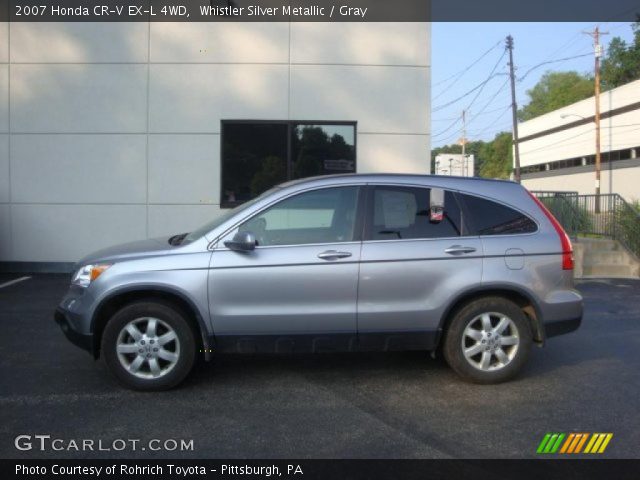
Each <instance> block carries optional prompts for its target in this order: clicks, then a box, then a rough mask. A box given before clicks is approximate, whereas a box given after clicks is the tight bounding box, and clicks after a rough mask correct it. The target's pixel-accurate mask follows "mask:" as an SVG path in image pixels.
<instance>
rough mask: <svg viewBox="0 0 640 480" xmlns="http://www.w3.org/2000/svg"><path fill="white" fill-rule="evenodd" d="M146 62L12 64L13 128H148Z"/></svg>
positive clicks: (115, 130)
mask: <svg viewBox="0 0 640 480" xmlns="http://www.w3.org/2000/svg"><path fill="white" fill-rule="evenodd" d="M146 85H147V67H146V65H95V64H91V65H88V64H82V65H80V64H78V65H46V64H37V65H12V66H11V125H12V128H11V129H12V131H14V132H38V133H49V132H64V133H66V132H69V133H76V132H89V133H97V132H113V133H132V132H142V131H145V130H146V125H147V111H146Z"/></svg>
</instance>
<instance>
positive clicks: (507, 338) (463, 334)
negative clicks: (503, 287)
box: [443, 297, 533, 383]
mask: <svg viewBox="0 0 640 480" xmlns="http://www.w3.org/2000/svg"><path fill="white" fill-rule="evenodd" d="M532 341H533V339H532V334H531V327H530V325H529V321H528V319H527V317H526V315H525V314H524V312H523V311H522V310H521V309H520V307H519V306H518V305H516V304H514V303H513V302H511V301H509V300H507V299H505V298H502V297H487V298H481V299H478V300H474V301H473V302H471V303H469V304H467V305H466V306H464V307H463V308H462V309H460V310H458V311H457V312H456V313H455V314H454V316H453V318H452V320H451V324H450V325H449V328H448V330H447V332H446V335H445V340H444V348H443V353H444V357H445V359H446V360H447V363H448V364H449V366H451V368H452V369H453V370H455V372H456V373H458V374H459V375H460V376H461V377H463V378H464V379H466V380H469V381H472V382H475V383H500V382H504V381H506V380H509V379H510V378H512V377H514V376H515V375H516V374H517V373H518V372H519V371H520V369H521V368H522V366H523V365H524V363H525V362H526V360H527V358H528V356H529V352H530V350H531V344H532Z"/></svg>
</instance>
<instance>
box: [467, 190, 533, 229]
mask: <svg viewBox="0 0 640 480" xmlns="http://www.w3.org/2000/svg"><path fill="white" fill-rule="evenodd" d="M459 198H461V200H462V201H463V202H464V205H465V209H466V212H467V216H466V218H465V221H466V222H465V223H466V225H468V226H469V228H470V232H469V234H471V235H516V234H520V233H532V232H535V231H536V230H537V229H538V226H537V224H536V222H534V221H533V220H532V219H531V218H529V217H527V216H526V215H525V214H523V213H522V212H519V211H518V210H515V209H513V208H510V207H507V206H506V205H502V204H501V203H498V202H493V201H491V200H487V199H485V198H480V197H476V196H474V195H466V194H459Z"/></svg>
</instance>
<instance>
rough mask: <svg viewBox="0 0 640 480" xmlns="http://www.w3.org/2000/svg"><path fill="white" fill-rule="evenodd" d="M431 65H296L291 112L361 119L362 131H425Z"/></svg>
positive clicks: (322, 117) (294, 115) (298, 115)
mask: <svg viewBox="0 0 640 480" xmlns="http://www.w3.org/2000/svg"><path fill="white" fill-rule="evenodd" d="M428 82H429V70H428V69H427V68H422V67H354V66H326V65H322V66H318V65H293V66H292V67H291V116H292V118H300V119H319V120H358V131H359V132H361V133H421V134H424V133H427V132H428V129H429V111H428V105H429V89H428Z"/></svg>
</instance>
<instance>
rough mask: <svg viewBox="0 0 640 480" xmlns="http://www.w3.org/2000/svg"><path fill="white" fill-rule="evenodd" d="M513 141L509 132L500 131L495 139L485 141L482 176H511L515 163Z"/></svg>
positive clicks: (481, 152) (482, 151)
mask: <svg viewBox="0 0 640 480" xmlns="http://www.w3.org/2000/svg"><path fill="white" fill-rule="evenodd" d="M512 146H513V142H512V136H511V133H509V132H501V133H498V134H497V135H496V136H495V138H494V139H493V141H491V142H488V143H485V144H484V145H483V146H482V148H481V150H480V155H481V157H482V159H483V162H482V166H481V168H480V176H481V177H485V178H509V174H510V173H511V170H512V165H513V148H512Z"/></svg>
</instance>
